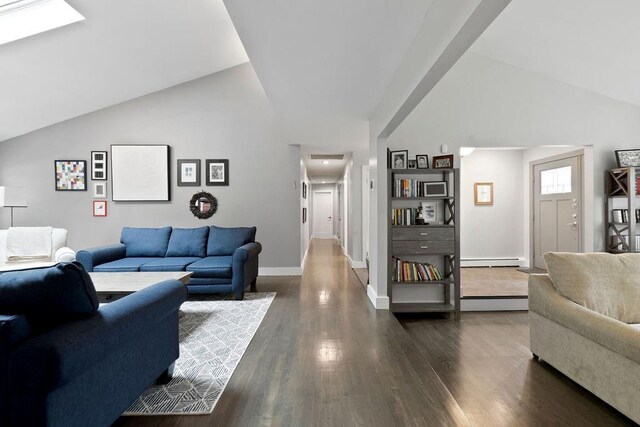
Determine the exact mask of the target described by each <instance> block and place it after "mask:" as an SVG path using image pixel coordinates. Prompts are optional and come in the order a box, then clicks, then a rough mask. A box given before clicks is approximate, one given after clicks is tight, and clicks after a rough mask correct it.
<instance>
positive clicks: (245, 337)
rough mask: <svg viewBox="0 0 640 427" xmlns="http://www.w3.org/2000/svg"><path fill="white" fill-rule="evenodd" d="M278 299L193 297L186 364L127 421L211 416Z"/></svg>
mask: <svg viewBox="0 0 640 427" xmlns="http://www.w3.org/2000/svg"><path fill="white" fill-rule="evenodd" d="M275 295H276V293H275V292H248V293H246V294H245V297H244V300H243V301H234V300H233V296H231V295H228V296H207V297H195V298H194V297H191V298H190V299H189V301H187V302H185V303H184V304H183V305H182V307H181V308H180V358H179V359H178V360H177V361H176V366H175V370H174V373H173V378H172V380H171V381H170V382H169V383H168V384H166V385H155V386H152V387H151V388H149V389H148V390H147V391H145V392H144V393H143V394H142V395H141V396H140V397H139V398H138V400H136V402H135V403H134V404H133V405H131V407H130V408H129V409H128V410H127V411H126V412H125V413H124V414H123V415H198V414H209V413H211V411H213V408H214V407H215V405H216V403H217V402H218V399H219V398H220V395H222V392H223V391H224V388H225V387H226V386H227V383H228V382H229V379H230V378H231V375H232V374H233V371H234V370H235V369H236V366H238V363H239V362H240V359H242V355H243V354H244V352H245V351H246V349H247V347H248V346H249V343H250V342H251V339H252V338H253V335H254V334H255V333H256V331H257V330H258V327H259V326H260V323H262V319H263V318H264V315H265V314H266V313H267V310H268V309H269V306H270V305H271V302H272V301H273V298H274V297H275Z"/></svg>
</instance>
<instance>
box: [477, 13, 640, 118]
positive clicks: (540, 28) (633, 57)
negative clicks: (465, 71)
mask: <svg viewBox="0 0 640 427" xmlns="http://www.w3.org/2000/svg"><path fill="white" fill-rule="evenodd" d="M639 23H640V2H638V1H637V0H588V1H584V0H562V1H558V0H513V1H512V2H511V3H510V4H509V6H507V8H506V9H505V10H504V12H502V14H501V15H500V16H498V18H496V20H495V21H494V22H493V24H492V25H491V26H490V27H489V28H488V29H487V30H486V31H485V32H484V33H483V34H482V36H481V37H480V38H479V39H478V40H477V41H476V42H475V44H474V45H473V46H472V48H471V50H472V51H474V52H476V53H480V54H482V55H486V56H490V57H492V58H494V59H498V60H501V61H505V62H508V63H510V64H512V65H516V66H518V67H521V68H525V69H528V70H530V71H535V72H538V73H540V74H544V75H546V76H548V77H551V78H553V79H555V80H558V81H561V82H564V83H568V84H571V85H574V86H578V87H581V88H583V89H587V90H591V91H593V92H597V93H599V94H602V95H606V96H609V97H611V98H614V99H618V100H621V101H625V102H629V103H632V104H635V105H639V106H640V77H639V76H640V55H638V52H640V24H639Z"/></svg>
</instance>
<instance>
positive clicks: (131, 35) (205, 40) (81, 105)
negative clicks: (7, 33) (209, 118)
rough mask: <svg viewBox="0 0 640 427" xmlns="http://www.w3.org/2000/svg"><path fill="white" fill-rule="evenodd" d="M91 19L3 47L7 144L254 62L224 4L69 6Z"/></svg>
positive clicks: (0, 81)
mask: <svg viewBox="0 0 640 427" xmlns="http://www.w3.org/2000/svg"><path fill="white" fill-rule="evenodd" d="M68 3H69V4H70V5H71V6H73V7H74V8H75V9H76V10H78V12H80V13H81V14H82V15H84V16H85V18H86V20H85V21H82V22H80V23H76V24H72V25H68V26H66V27H62V28H58V29H55V30H52V31H48V32H46V33H42V34H38V35H35V36H32V37H28V38H26V39H22V40H18V41H15V42H12V43H8V44H5V45H0V141H2V140H6V139H9V138H11V137H14V136H17V135H21V134H24V133H27V132H30V131H33V130H35V129H39V128H42V127H45V126H48V125H51V124H54V123H58V122H61V121H64V120H67V119H70V118H73V117H76V116H79V115H82V114H85V113H89V112H92V111H96V110H98V109H101V108H105V107H108V106H111V105H114V104H117V103H120V102H123V101H126V100H128V99H132V98H136V97H139V96H142V95H145V94H148V93H151V92H155V91H158V90H161V89H164V88H167V87H170V86H174V85H176V84H179V83H183V82H186V81H189V80H192V79H195V78H198V77H201V76H204V75H207V74H211V73H214V72H216V71H220V70H223V69H226V68H229V67H233V66H235V65H238V64H241V63H244V62H247V61H248V58H247V55H246V52H245V51H244V48H243V46H242V43H241V42H240V39H239V38H238V34H237V33H236V31H235V29H234V26H233V23H232V22H231V19H230V18H229V14H228V13H227V11H226V8H225V6H224V3H223V2H222V0H189V1H187V2H176V1H169V0H136V1H125V0H109V1H106V0H68Z"/></svg>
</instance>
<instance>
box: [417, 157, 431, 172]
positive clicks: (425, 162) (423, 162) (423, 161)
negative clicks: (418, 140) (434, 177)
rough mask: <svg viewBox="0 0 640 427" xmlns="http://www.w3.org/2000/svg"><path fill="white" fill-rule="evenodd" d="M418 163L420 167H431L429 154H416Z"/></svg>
mask: <svg viewBox="0 0 640 427" xmlns="http://www.w3.org/2000/svg"><path fill="white" fill-rule="evenodd" d="M416 164H417V167H418V169H429V156H428V155H426V154H418V155H416Z"/></svg>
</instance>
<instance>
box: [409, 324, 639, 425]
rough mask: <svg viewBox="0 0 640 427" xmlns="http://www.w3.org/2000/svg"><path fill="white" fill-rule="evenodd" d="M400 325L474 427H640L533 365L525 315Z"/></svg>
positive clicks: (542, 365)
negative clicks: (623, 426)
mask: <svg viewBox="0 0 640 427" xmlns="http://www.w3.org/2000/svg"><path fill="white" fill-rule="evenodd" d="M399 320H400V322H401V323H402V325H403V326H404V328H405V329H406V331H407V332H408V333H409V335H410V336H411V338H412V339H413V342H414V343H415V345H416V346H417V347H418V348H419V349H420V352H421V353H422V354H423V355H424V356H425V358H426V360H427V362H428V363H429V365H430V366H432V367H433V368H434V369H435V371H436V372H437V373H438V375H439V376H440V379H442V381H443V382H444V384H445V385H446V386H447V388H448V389H449V391H450V392H451V394H452V395H453V397H454V398H455V399H456V402H457V403H458V405H459V406H460V407H461V408H462V411H463V412H464V413H465V415H466V416H467V418H468V419H469V421H470V422H471V424H473V425H478V426H620V425H635V424H634V423H633V422H631V421H630V420H629V419H628V418H626V417H625V416H624V415H622V414H620V413H619V412H618V411H616V410H615V409H613V408H612V407H610V406H609V405H607V404H606V403H604V402H603V401H601V400H600V399H599V398H597V397H596V396H594V395H593V394H591V393H590V392H588V391H587V390H585V389H583V388H582V387H580V386H579V385H578V384H576V383H574V382H573V381H571V380H570V379H568V378H567V377H565V376H564V375H563V374H562V373H560V372H559V371H557V370H555V369H554V368H553V367H551V366H550V365H548V364H546V363H544V362H542V361H540V362H537V361H534V360H533V359H532V357H531V352H530V351H529V317H528V313H527V312H489V313H463V314H462V320H461V321H460V322H451V321H449V320H444V319H424V318H419V317H415V316H403V317H400V318H399Z"/></svg>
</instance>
